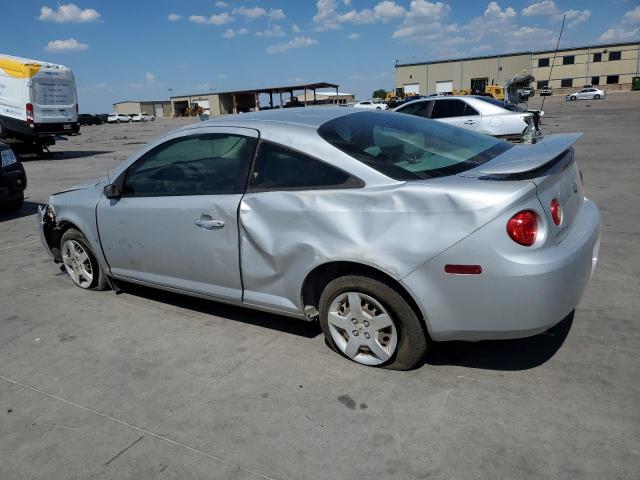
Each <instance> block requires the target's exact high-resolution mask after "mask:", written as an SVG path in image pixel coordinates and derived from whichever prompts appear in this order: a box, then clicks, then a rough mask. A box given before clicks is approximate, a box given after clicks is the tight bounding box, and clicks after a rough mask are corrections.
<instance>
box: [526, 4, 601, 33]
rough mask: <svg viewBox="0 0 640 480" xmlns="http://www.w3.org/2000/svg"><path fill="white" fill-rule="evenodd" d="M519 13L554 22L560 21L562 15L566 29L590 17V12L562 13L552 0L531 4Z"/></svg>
mask: <svg viewBox="0 0 640 480" xmlns="http://www.w3.org/2000/svg"><path fill="white" fill-rule="evenodd" d="M521 13H522V15H523V16H525V17H534V16H549V17H552V18H553V19H554V20H555V19H561V18H562V15H565V16H566V18H567V26H568V27H573V26H575V25H577V24H579V23H583V22H586V21H587V20H589V17H591V11H590V10H567V11H565V12H562V11H561V10H560V9H559V8H558V6H557V5H556V4H555V2H554V1H553V0H543V1H542V2H536V3H532V4H531V5H529V6H527V7H525V8H523V9H522V12H521Z"/></svg>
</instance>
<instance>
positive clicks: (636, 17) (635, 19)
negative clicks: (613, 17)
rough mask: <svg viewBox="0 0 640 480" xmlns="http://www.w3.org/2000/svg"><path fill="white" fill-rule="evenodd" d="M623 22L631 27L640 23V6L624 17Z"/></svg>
mask: <svg viewBox="0 0 640 480" xmlns="http://www.w3.org/2000/svg"><path fill="white" fill-rule="evenodd" d="M622 21H623V23H628V24H630V25H633V24H636V23H640V5H638V6H637V7H636V8H634V9H633V10H629V11H628V12H627V13H625V14H624V17H622Z"/></svg>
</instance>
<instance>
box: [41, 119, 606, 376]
mask: <svg viewBox="0 0 640 480" xmlns="http://www.w3.org/2000/svg"><path fill="white" fill-rule="evenodd" d="M578 138H579V134H563V135H549V136H547V137H546V138H545V139H544V140H541V141H539V142H538V143H535V144H532V145H512V144H510V143H507V142H504V141H502V140H499V139H496V138H493V137H490V136H486V135H479V134H477V133H474V132H470V131H467V130H464V129H461V128H457V127H454V126H451V125H447V124H444V123H440V122H435V121H431V120H425V119H423V118H419V117H416V116H412V115H401V114H397V113H391V112H375V111H360V112H358V111H354V110H352V109H346V108H339V107H312V108H304V109H302V108H301V109H295V110H271V111H268V112H257V113H248V114H243V115H236V116H231V115H228V116H225V117H223V118H218V119H215V120H209V121H206V122H201V123H199V124H196V125H189V126H187V127H184V128H181V129H180V130H177V131H175V132H173V133H170V134H168V135H165V136H164V137H162V138H160V139H158V140H156V141H155V142H153V143H151V144H149V145H148V146H147V147H145V148H143V149H142V150H141V151H140V152H139V153H136V154H135V155H134V156H132V157H131V158H129V159H128V160H127V161H125V162H123V163H122V164H121V165H120V166H119V167H118V168H117V169H116V170H115V172H113V174H112V176H111V177H110V178H111V179H110V180H109V179H107V178H101V179H98V180H95V181H93V182H90V183H88V184H86V185H82V186H77V187H74V188H71V189H69V190H66V191H63V192H59V193H56V194H54V195H52V196H51V197H50V203H49V205H48V206H42V207H41V208H40V210H39V214H38V219H39V228H40V235H41V239H42V241H43V243H44V246H45V248H46V249H47V251H48V252H49V253H50V254H51V255H52V256H53V258H54V259H55V261H56V262H61V263H62V264H63V265H64V268H65V269H66V271H67V272H68V274H69V276H70V277H71V279H72V280H73V282H75V283H76V285H78V286H79V287H81V288H85V289H95V290H101V289H106V288H107V287H108V286H109V285H111V284H113V282H114V281H118V280H125V281H129V282H135V283H140V284H144V285H150V286H153V287H157V288H161V289H167V290H171V291H177V292H183V293H185V294H188V295H194V296H198V297H204V298H210V299H215V300H218V301H222V302H229V303H233V304H238V305H244V306H247V307H250V308H254V309H259V310H265V311H271V312H278V313H281V314H283V315H288V316H291V317H296V318H300V319H307V320H314V319H319V321H320V323H321V325H322V329H323V331H324V334H325V336H326V339H327V343H328V344H329V345H330V346H331V347H332V348H334V349H335V350H336V351H338V352H340V353H341V354H343V355H344V356H346V357H348V358H350V359H352V360H354V361H355V362H358V363H361V364H365V365H377V366H385V367H388V368H394V369H409V368H412V367H415V366H416V365H418V364H419V362H420V360H421V358H422V357H423V355H424V354H425V352H426V351H427V349H428V346H429V342H430V341H431V340H435V341H439V340H481V339H501V338H518V337H526V336H529V335H534V334H536V333H539V332H543V331H545V330H547V329H548V328H550V327H551V326H553V325H555V324H556V323H558V322H559V321H560V320H562V319H563V318H564V317H565V316H566V315H568V314H569V313H570V312H571V311H572V310H573V309H574V308H575V306H576V305H577V304H578V302H579V301H580V298H581V296H582V294H583V292H584V290H585V288H586V286H587V284H588V283H589V279H590V277H591V274H592V272H593V269H594V266H595V262H596V258H597V254H598V245H599V213H598V208H597V207H596V205H595V204H594V203H593V202H591V201H590V200H588V199H586V198H585V197H584V195H583V191H582V182H581V178H580V173H579V170H578V166H577V164H576V161H575V159H574V152H573V149H572V148H571V145H572V144H573V143H574V142H575V141H576V140H577V139H578Z"/></svg>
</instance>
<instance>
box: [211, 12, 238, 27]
mask: <svg viewBox="0 0 640 480" xmlns="http://www.w3.org/2000/svg"><path fill="white" fill-rule="evenodd" d="M232 21H233V17H232V16H231V15H229V13H227V12H222V13H219V14H218V15H211V16H210V17H209V23H210V24H211V25H224V24H225V23H229V22H232Z"/></svg>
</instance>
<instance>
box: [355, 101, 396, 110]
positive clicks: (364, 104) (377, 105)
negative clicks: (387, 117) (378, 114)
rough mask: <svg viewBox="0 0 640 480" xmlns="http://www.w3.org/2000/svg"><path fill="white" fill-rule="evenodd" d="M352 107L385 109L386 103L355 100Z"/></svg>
mask: <svg viewBox="0 0 640 480" xmlns="http://www.w3.org/2000/svg"><path fill="white" fill-rule="evenodd" d="M353 107H354V108H365V109H367V110H386V109H387V108H389V107H387V104H386V103H381V102H374V101H372V100H365V101H364V102H356V103H354V104H353Z"/></svg>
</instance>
